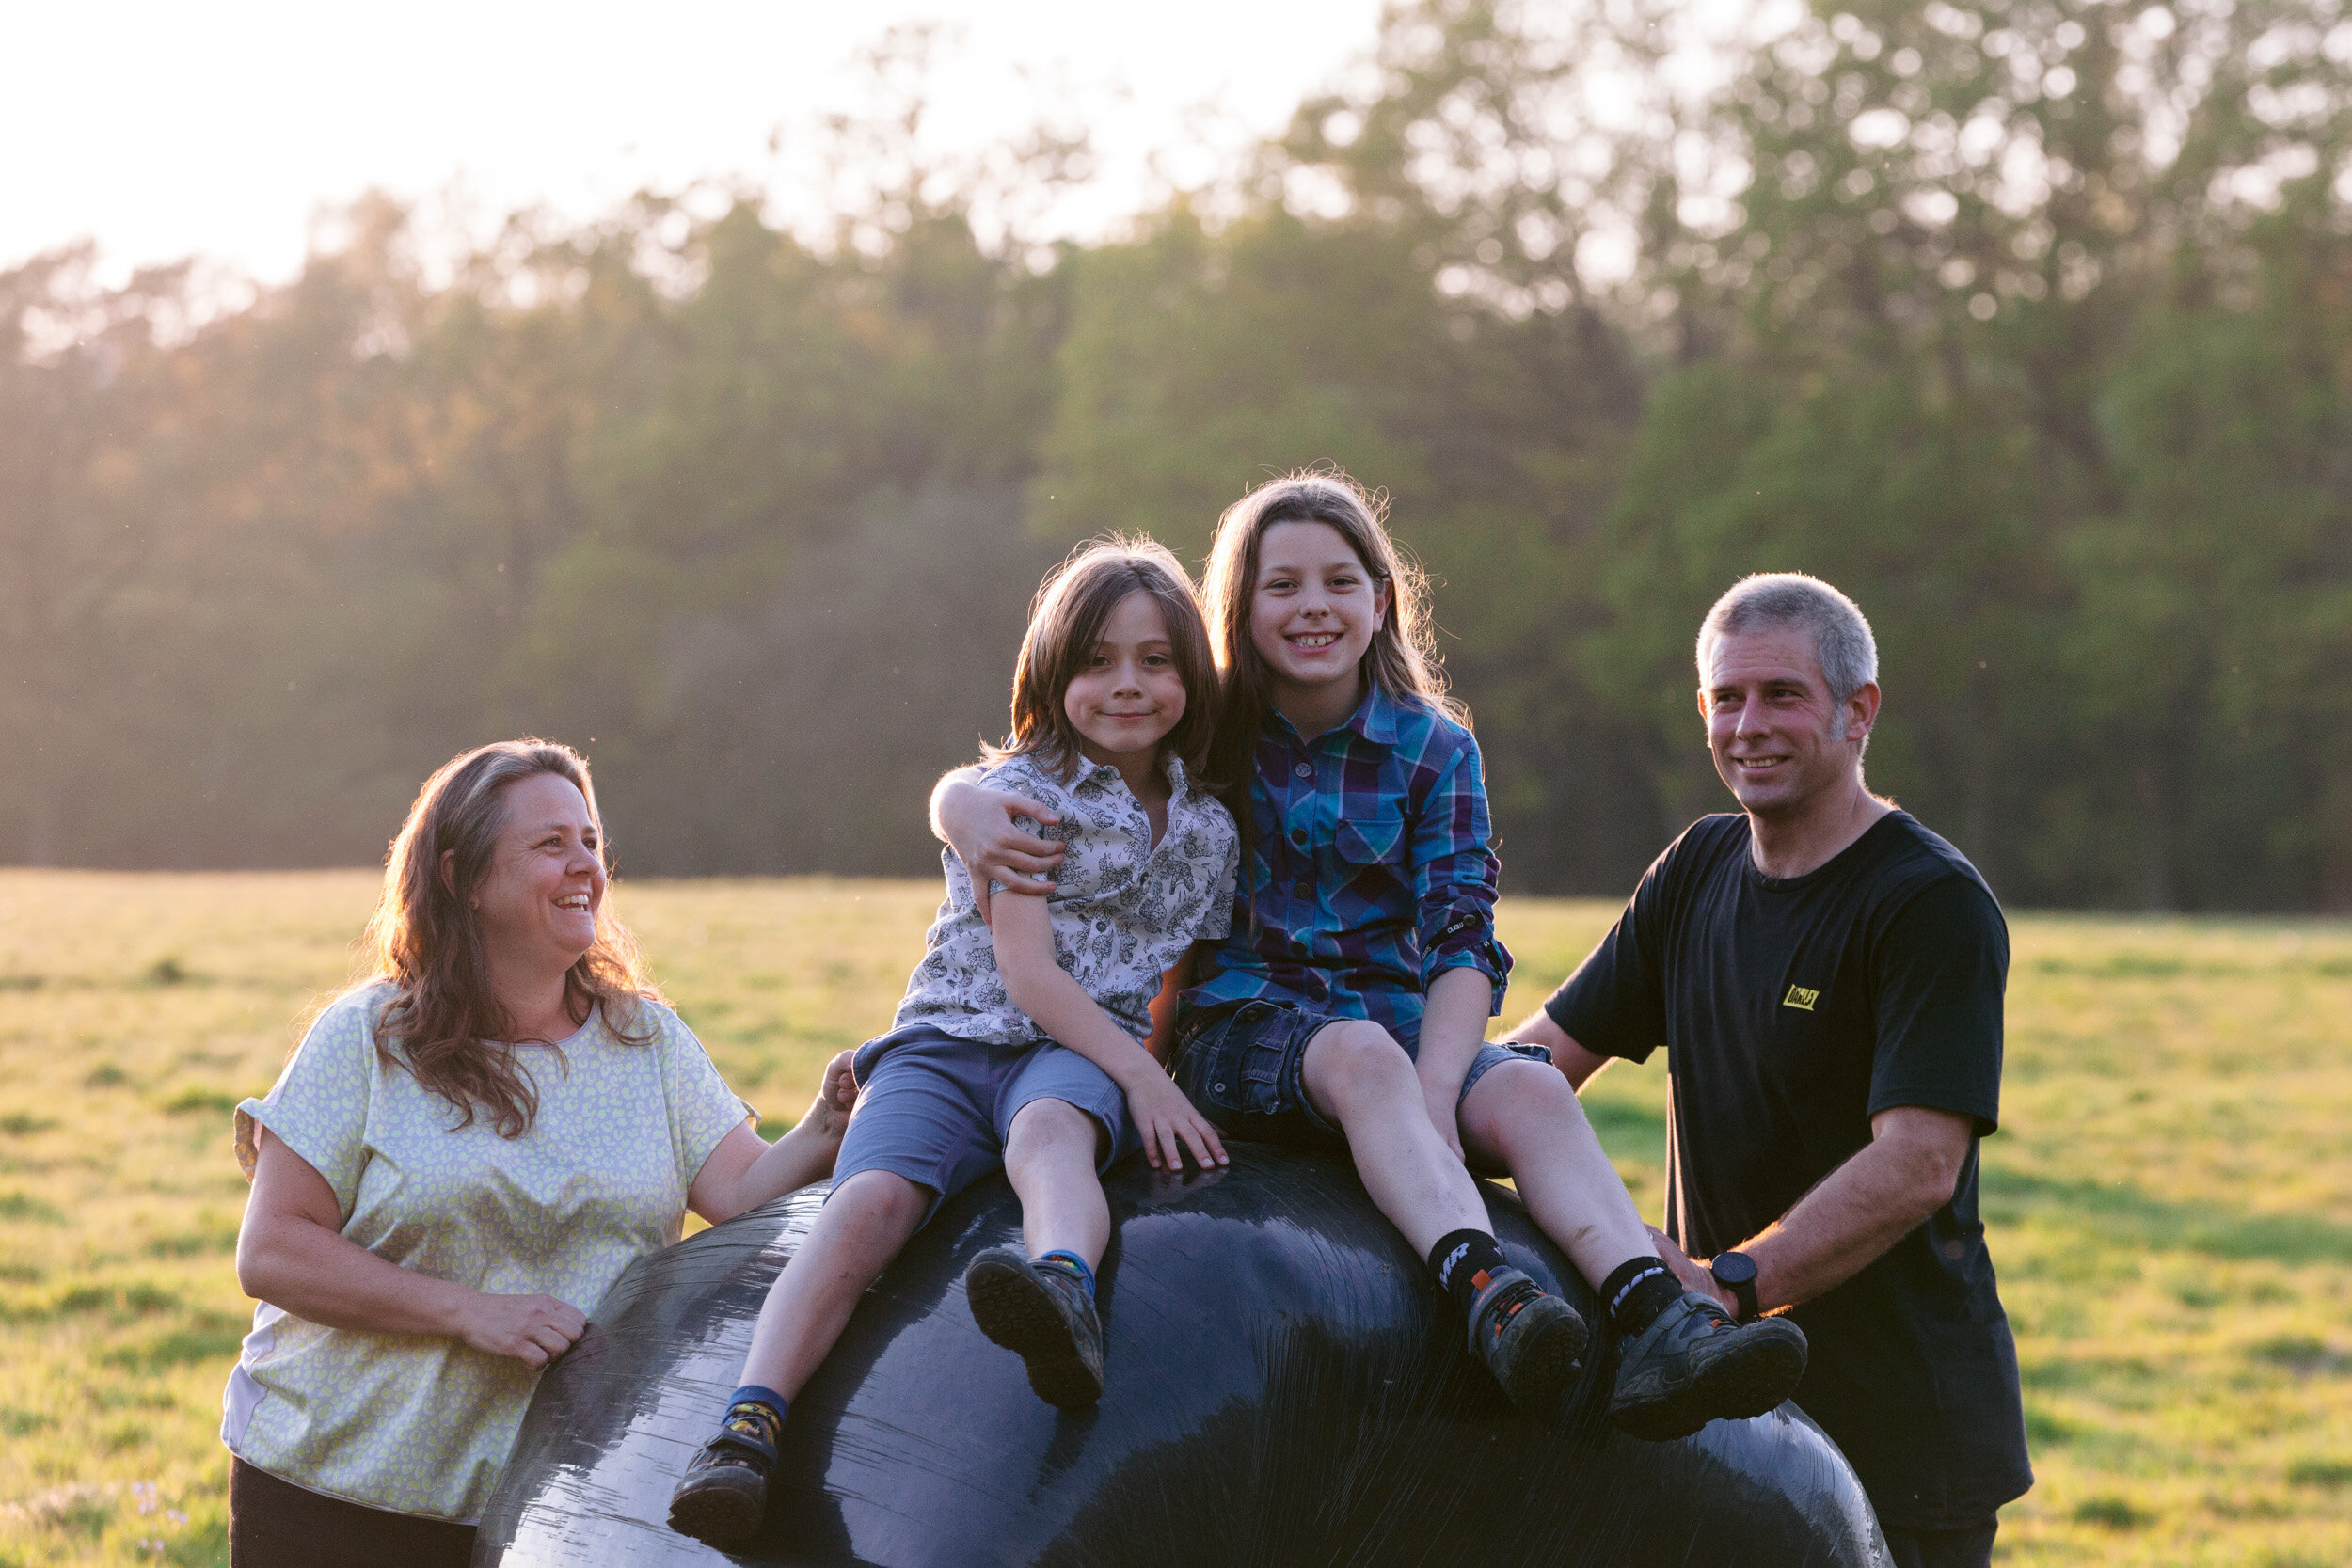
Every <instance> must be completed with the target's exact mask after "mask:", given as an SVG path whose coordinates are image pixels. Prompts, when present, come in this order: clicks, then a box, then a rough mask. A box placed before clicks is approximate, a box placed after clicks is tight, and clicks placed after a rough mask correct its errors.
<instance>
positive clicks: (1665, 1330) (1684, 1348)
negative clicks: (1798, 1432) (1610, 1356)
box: [1609, 1291, 1805, 1443]
mask: <svg viewBox="0 0 2352 1568" xmlns="http://www.w3.org/2000/svg"><path fill="white" fill-rule="evenodd" d="M1804 1355H1805V1345H1804V1329H1802V1328H1799V1327H1798V1326H1797V1325H1796V1324H1795V1323H1790V1322H1789V1321H1788V1319H1787V1318H1758V1319H1757V1320H1756V1322H1754V1323H1734V1322H1732V1320H1731V1319H1730V1318H1729V1317H1728V1316H1726V1315H1725V1314H1724V1309H1723V1308H1722V1307H1718V1306H1716V1305H1715V1303H1713V1302H1711V1301H1709V1300H1708V1299H1707V1297H1705V1296H1703V1295H1700V1294H1699V1293H1698V1292H1697V1291H1684V1292H1683V1293H1682V1299H1681V1300H1679V1301H1677V1302H1676V1303H1674V1304H1673V1305H1672V1306H1670V1307H1667V1308H1666V1309H1665V1310H1664V1311H1662V1312H1661V1313H1659V1314H1658V1319H1657V1321H1656V1322H1654V1323H1651V1324H1650V1325H1649V1327H1647V1328H1645V1329H1644V1330H1643V1331H1642V1332H1641V1333H1640V1334H1638V1335H1636V1336H1635V1337H1634V1338H1630V1339H1629V1340H1627V1341H1626V1342H1625V1344H1624V1345H1623V1346H1622V1347H1620V1349H1619V1351H1618V1353H1617V1386H1616V1391H1615V1393H1614V1394H1613V1395H1612V1396H1611V1398H1610V1401H1609V1418H1610V1419H1611V1420H1613V1421H1615V1422H1616V1423H1617V1425H1618V1426H1619V1427H1620V1428H1622V1429H1623V1430H1624V1431H1626V1432H1627V1433H1631V1434H1632V1435H1633V1436H1635V1437H1641V1438H1645V1439H1647V1440H1648V1441H1650V1442H1653V1443H1662V1442H1665V1441H1666V1440H1667V1439H1668V1438H1672V1437H1688V1436H1689V1435H1691V1433H1694V1432H1696V1431H1698V1430H1699V1428H1701V1427H1703V1426H1705V1425H1706V1424H1707V1423H1708V1422H1709V1421H1712V1420H1717V1419H1724V1420H1743V1419H1745V1418H1748V1417H1750V1416H1761V1415H1763V1414H1764V1413H1765V1412H1766V1411H1767V1410H1770V1409H1772V1407H1773V1406H1774V1405H1777V1404H1778V1403H1780V1402H1781V1401H1783V1400H1785V1399H1787V1398H1788V1396H1789V1395H1790V1394H1792V1393H1795V1392H1796V1389H1797V1380H1798V1379H1799V1378H1801V1377H1803V1376H1804Z"/></svg>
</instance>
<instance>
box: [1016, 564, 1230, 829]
mask: <svg viewBox="0 0 2352 1568" xmlns="http://www.w3.org/2000/svg"><path fill="white" fill-rule="evenodd" d="M1128 594H1150V595H1151V596H1152V599H1153V600H1154V601H1155V602H1156V603H1157V604H1158V605H1159V607H1160V617H1161V619H1162V620H1163V621H1164V622H1165V623H1166V624H1167V626H1168V651H1169V653H1170V655H1171V656H1172V657H1174V658H1175V660H1176V673H1177V675H1178V676H1179V677H1180V678H1182V679H1183V681H1184V717H1183V718H1182V719H1179V720H1178V721H1176V727H1175V728H1174V729H1172V730H1170V731H1168V734H1167V735H1166V736H1164V737H1162V739H1161V741H1160V752H1161V754H1162V755H1163V756H1167V755H1174V756H1176V757H1179V758H1181V759H1183V761H1184V769H1185V772H1186V773H1187V774H1188V775H1190V777H1191V778H1192V779H1193V780H1194V781H1195V782H1197V783H1200V784H1201V785H1202V786H1203V787H1207V785H1206V768H1207V767H1208V760H1209V740H1210V737H1211V736H1213V735H1215V734H1216V664H1215V662H1214V661H1213V660H1212V659H1211V657H1210V655H1209V630H1208V627H1207V626H1206V625H1205V624H1204V623H1203V622H1202V620H1201V617H1200V601H1199V600H1198V599H1196V598H1194V597H1193V592H1192V578H1190V577H1189V576H1187V575H1186V574H1185V572H1184V563H1183V562H1180V561H1178V560H1177V559H1176V557H1175V555H1174V554H1173V553H1172V552H1171V551H1170V550H1169V549H1168V547H1167V546H1165V545H1157V544H1154V543H1152V541H1151V540H1149V539H1131V538H1128V537H1127V536H1125V535H1124V534H1113V535H1111V536H1110V537H1108V538H1104V539H1091V540H1089V541H1088V542H1087V543H1085V544H1083V545H1081V546H1078V547H1077V548H1076V549H1074V550H1073V551H1071V552H1070V557H1069V559H1068V560H1066V561H1064V562H1062V563H1061V564H1060V565H1058V566H1057V567H1055V568H1054V569H1053V570H1052V571H1051V572H1048V573H1047V574H1046V575H1045V580H1044V581H1043V582H1041V583H1040V584H1039V585H1038V590H1037V597H1036V598H1035V599H1033V600H1031V601H1030V603H1029V629H1028V631H1027V632H1026V634H1025V635H1024V636H1023V637H1022V639H1021V658H1020V661H1019V662H1018V663H1016V664H1015V665H1014V666H1013V671H1012V733H1011V734H1009V735H1008V736H1006V737H1005V743H1004V744H1003V745H1002V746H991V747H988V748H986V749H985V753H986V755H987V758H988V760H989V761H990V762H992V763H994V762H1002V761H1004V760H1005V759H1006V758H1007V757H1017V756H1031V755H1034V756H1036V757H1037V758H1038V759H1039V760H1040V761H1041V762H1043V763H1044V764H1045V765H1046V766H1048V767H1050V768H1059V769H1060V771H1061V777H1062V778H1063V780H1064V781H1067V780H1068V779H1069V777H1070V775H1071V774H1072V773H1073V772H1075V771H1076V770H1077V768H1078V765H1079V763H1081V762H1082V761H1084V760H1085V756H1086V753H1085V752H1084V751H1083V750H1082V748H1081V745H1080V742H1079V737H1078V731H1077V728H1076V726H1075V725H1073V724H1072V723H1071V721H1070V715H1069V713H1068V712H1067V711H1065V710H1064V708H1063V707H1062V697H1063V695H1064V693H1066V692H1068V691H1069V689H1070V683H1071V681H1072V680H1073V679H1074V678H1076V676H1077V673H1078V672H1079V671H1081V670H1083V669H1085V668H1086V661H1087V658H1088V657H1089V656H1090V655H1091V654H1092V653H1093V652H1094V645H1095V643H1097V642H1099V641H1102V640H1103V627H1104V625H1105V624H1106V623H1107V622H1108V621H1109V620H1110V618H1111V612H1112V611H1113V610H1117V609H1118V608H1119V604H1120V600H1122V599H1124V598H1125V597H1126V596H1127V595H1128Z"/></svg>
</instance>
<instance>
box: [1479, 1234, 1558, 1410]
mask: <svg viewBox="0 0 2352 1568" xmlns="http://www.w3.org/2000/svg"><path fill="white" fill-rule="evenodd" d="M1585 1338H1586V1330H1585V1327H1584V1320H1583V1318H1582V1317H1581V1316H1580V1315H1579V1314H1578V1312H1577V1310H1576V1308H1575V1307H1570V1306H1569V1305H1568V1304H1567V1303H1566V1302H1565V1301H1562V1300H1561V1299H1560V1298H1559V1297H1558V1296H1555V1295H1550V1294H1549V1293H1547V1292H1546V1291H1545V1290H1544V1289H1543V1287H1542V1286H1540V1285H1538V1284H1536V1283H1535V1282H1534V1280H1533V1279H1530V1278H1529V1277H1528V1276H1527V1275H1526V1274H1525V1273H1523V1272H1522V1271H1520V1270H1518V1269H1497V1270H1496V1271H1495V1272H1494V1273H1492V1274H1490V1275H1487V1276H1486V1284H1485V1285H1484V1286H1483V1287H1482V1288H1481V1289H1480V1290H1479V1292H1478V1294H1477V1295H1476V1296H1474V1297H1472V1298H1471V1300H1470V1354H1473V1355H1475V1356H1477V1357H1478V1358H1479V1359H1480V1360H1481V1361H1484V1362H1485V1363H1486V1370H1488V1371H1490V1372H1492V1373H1494V1374H1495V1381H1496V1382H1497V1383H1500V1384H1502V1391H1503V1392H1504V1393H1506V1394H1508V1395H1510V1396H1511V1402H1512V1403H1513V1404H1515V1405H1517V1406H1518V1409H1519V1413H1520V1414H1521V1415H1523V1416H1529V1417H1532V1418H1534V1419H1536V1420H1539V1421H1541V1420H1549V1418H1551V1414H1552V1411H1553V1410H1554V1408H1555V1407H1556V1406H1557V1405H1558V1404H1559V1402H1560V1396H1561V1395H1562V1394H1564V1393H1565V1392H1566V1391H1567V1386H1568V1380H1569V1379H1571V1378H1573V1377H1574V1376H1576V1370H1577V1368H1578V1367H1579V1366H1580V1365H1581V1358H1582V1356H1583V1354H1584V1340H1585Z"/></svg>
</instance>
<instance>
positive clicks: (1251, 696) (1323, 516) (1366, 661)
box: [1201, 468, 1470, 847]
mask: <svg viewBox="0 0 2352 1568" xmlns="http://www.w3.org/2000/svg"><path fill="white" fill-rule="evenodd" d="M1383 510H1384V508H1383V506H1382V503H1381V499H1380V498H1379V497H1377V496H1375V495H1374V494H1372V493H1371V492H1370V491H1367V490H1366V489H1365V488H1364V487H1363V486H1362V485H1360V484H1359V483H1356V481H1355V480H1353V479H1351V478H1350V477H1348V475H1347V474H1346V473H1345V472H1344V471H1343V470H1341V469H1338V468H1318V469H1313V470H1309V471H1301V472H1298V473H1294V474H1288V475H1285V476H1284V477H1283V478H1281V479H1276V480H1269V481H1267V482H1266V483H1263V484H1261V485H1259V486H1258V487H1257V488H1256V489H1254V490H1252V491H1250V492H1249V494H1248V495H1246V496H1244V497H1242V499H1239V500H1237V501H1235V502H1234V503H1233V504H1232V505H1231V506H1229V507H1227V508H1226V509H1225V515H1223V516H1221V517H1219V518H1218V519H1217V522H1216V539H1215V540H1214V541H1213V542H1212V543H1211V544H1210V546H1209V567H1208V572H1207V574H1206V577H1205V578H1204V579H1203V581H1202V583H1201V597H1202V598H1203V599H1204V600H1205V601H1206V604H1207V612H1208V620H1209V637H1210V641H1211V644H1212V646H1213V647H1214V649H1215V651H1216V667H1217V670H1218V672H1219V673H1220V674H1221V675H1222V676H1223V679H1224V689H1223V702H1222V704H1221V705H1220V709H1219V712H1218V721H1217V730H1216V741H1215V743H1214V745H1213V746H1212V747H1211V749H1210V767H1211V768H1212V770H1213V771H1214V772H1215V774H1216V777H1217V778H1218V779H1219V780H1221V781H1222V782H1223V784H1224V785H1225V792H1226V804H1227V806H1228V807H1230V808H1231V809H1232V813H1233V817H1234V820H1235V821H1237V822H1238V823H1240V825H1241V831H1242V840H1243V844H1244V846H1245V847H1247V846H1248V838H1249V827H1250V817H1249V784H1250V779H1251V776H1252V774H1253V773H1254V771H1255V767H1254V753H1255V752H1256V749H1257V744H1258V731H1259V730H1260V729H1261V728H1262V727H1263V725H1264V723H1265V716H1266V708H1267V705H1268V704H1267V700H1266V668H1265V660H1264V659H1263V658H1261V657H1259V656H1258V646H1257V644H1256V643H1255V642H1253V641H1250V638H1249V611H1250V606H1251V602H1252V601H1253V599H1254V598H1255V596H1256V589H1257V585H1258V555H1259V548H1260V546H1261V544H1262V543H1263V540H1264V538H1265V533H1266V530H1268V529H1270V528H1272V527H1273V526H1274V525H1275V524H1277V523H1324V524H1327V525H1328V526H1329V527H1331V528H1334V529H1337V530H1338V531H1339V534H1340V537H1341V538H1343V539H1344V540H1346V541H1347V545H1348V548H1350V549H1352V550H1354V551H1355V552H1356V559H1357V560H1358V561H1360V562H1363V567H1364V570H1365V571H1366V572H1368V573H1370V574H1371V575H1372V578H1373V579H1374V580H1375V582H1379V583H1383V584H1385V585H1386V586H1387V587H1388V590H1389V612H1388V613H1387V614H1386V615H1384V616H1382V617H1381V619H1380V625H1379V626H1378V628H1377V629H1375V631H1374V632H1373V634H1372V646H1371V647H1369V648H1367V649H1366V650H1365V651H1364V658H1363V663H1362V666H1361V668H1362V670H1363V673H1364V674H1365V676H1366V678H1368V679H1369V680H1370V681H1371V682H1372V683H1373V684H1374V685H1375V686H1377V687H1378V688H1379V689H1381V690H1382V691H1384V692H1386V693H1387V694H1388V695H1389V696H1391V697H1392V698H1395V699H1396V700H1398V701H1400V702H1417V703H1425V704H1427V705H1429V706H1431V707H1434V708H1436V709H1437V710H1438V712H1440V713H1443V714H1444V715H1446V716H1447V717H1448V718H1450V719H1453V720H1454V721H1458V722H1460V723H1463V724H1468V723H1469V722H1470V712H1469V710H1468V709H1467V708H1465V707H1463V706H1462V705H1461V704H1460V703H1458V702H1456V701H1455V700H1454V698H1453V696H1451V695H1450V694H1449V693H1448V692H1447V690H1446V680H1445V667H1444V665H1443V664H1442V663H1440V662H1439V660H1438V647H1437V625H1436V623H1435V621H1434V620H1433V619H1432V618H1431V616H1430V612H1429V578H1428V575H1427V574H1426V573H1424V572H1422V569H1421V567H1420V566H1419V565H1418V564H1417V563H1415V562H1413V561H1411V560H1410V559H1409V558H1407V557H1406V555H1405V554H1404V553H1403V552H1402V551H1400V550H1399V549H1398V548H1397V547H1396V542H1395V541H1394V540H1393V539H1391V538H1390V537H1389V531H1388V529H1387V528H1386V527H1385V526H1384V525H1383V522H1382V518H1381V513H1382V511H1383Z"/></svg>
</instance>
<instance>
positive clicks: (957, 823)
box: [931, 774, 1062, 920]
mask: <svg viewBox="0 0 2352 1568" xmlns="http://www.w3.org/2000/svg"><path fill="white" fill-rule="evenodd" d="M1020 816H1025V817H1028V818H1030V819H1031V820H1032V821H1036V822H1043V823H1057V822H1059V821H1060V820H1061V818H1060V816H1057V815H1056V814H1055V812H1054V810H1053V808H1051V807H1050V806H1047V805H1046V804H1045V803H1044V802H1043V801H1041V800H1030V799H1029V798H1028V797H1027V796H1025V795H1014V794H1012V793H1010V792H1009V791H1007V790H1002V789H988V788H985V787H983V786H982V785H979V784H973V783H971V782H970V781H969V780H968V779H965V778H962V777H960V776H958V775H955V774H949V775H948V776H947V777H946V778H945V779H943V780H941V781H940V784H939V787H938V789H937V790H936V791H934V792H933V793H932V796H931V825H932V826H933V827H934V828H936V829H938V830H939V835H940V836H941V837H942V838H944V839H946V841H947V847H949V848H950V849H953V850H954V851H955V852H956V859H958V860H960V861H961V862H962V863H963V868H964V870H965V871H967V872H969V873H971V877H972V899H973V902H974V903H975V904H977V906H978V907H979V911H980V918H981V919H982V920H986V919H987V918H988V900H989V892H988V884H989V883H990V881H991V880H994V881H997V882H1001V883H1003V884H1004V886H1005V887H1006V888H1007V889H1008V890H1009V891H1011V892H1014V893H1019V894H1024V895H1044V894H1048V893H1051V892H1053V891H1054V884H1053V883H1052V882H1050V881H1036V880H1033V879H1034V878H1036V877H1039V876H1041V875H1042V876H1046V877H1051V876H1052V875H1053V873H1054V870H1055V868H1056V867H1057V866H1058V865H1060V864H1061V858H1062V847H1061V846H1060V845H1058V844H1057V843H1055V842H1054V841H1053V840H1052V839H1050V838H1040V837H1039V836H1038V835H1037V834H1035V833H1033V832H1028V831H1027V830H1026V829H1024V828H1022V827H1019V826H1017V825H1016V824H1015V822H1014V820H1013V819H1014V818H1015V817H1020Z"/></svg>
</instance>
